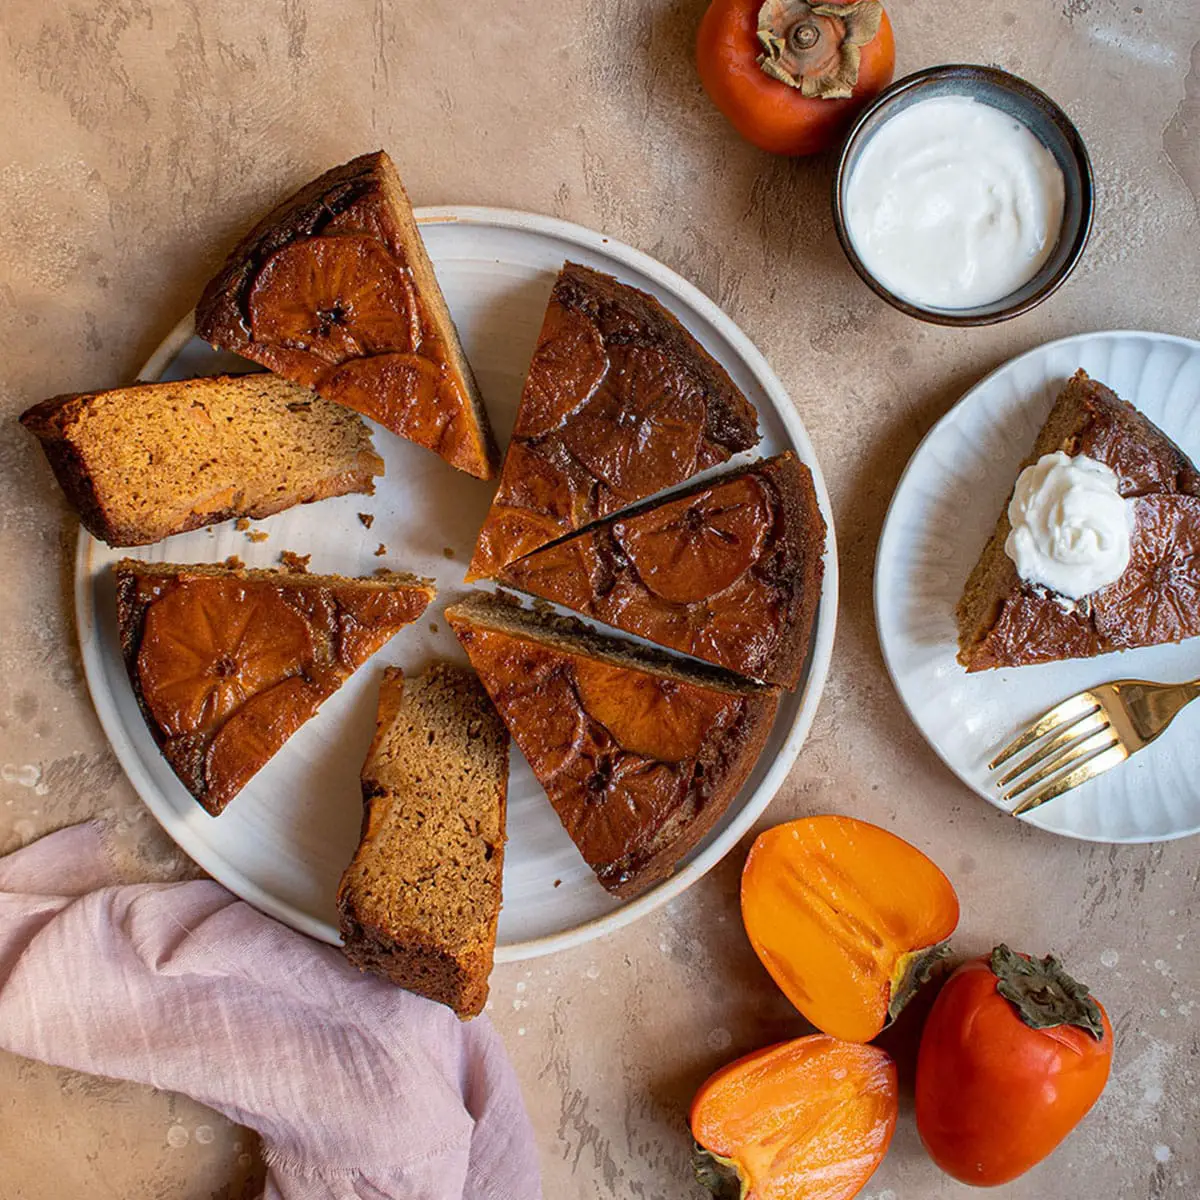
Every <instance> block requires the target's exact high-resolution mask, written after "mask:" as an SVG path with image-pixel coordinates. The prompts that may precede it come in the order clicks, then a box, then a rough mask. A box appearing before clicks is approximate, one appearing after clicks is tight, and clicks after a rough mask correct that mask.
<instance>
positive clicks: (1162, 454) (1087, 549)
mask: <svg viewBox="0 0 1200 1200" xmlns="http://www.w3.org/2000/svg"><path fill="white" fill-rule="evenodd" d="M1052 456H1056V457H1052ZM1080 456H1082V457H1080ZM1072 472H1075V474H1074V475H1072V474H1071V473H1072ZM1072 480H1074V483H1073V484H1072V483H1071V481H1072ZM1055 481H1057V483H1056V486H1057V487H1058V489H1059V491H1058V492H1056V493H1051V492H1049V491H1047V488H1049V487H1051V486H1052V485H1055ZM1069 485H1070V486H1069ZM1072 487H1074V488H1077V489H1078V490H1077V491H1076V494H1075V495H1070V494H1068V493H1069V492H1070V491H1071V490H1072ZM1114 506H1115V507H1114ZM1122 511H1123V514H1124V515H1123V518H1122V519H1120V520H1111V519H1109V515H1111V514H1112V513H1114V512H1117V513H1120V512H1122ZM1014 519H1016V520H1017V522H1018V526H1019V527H1018V529H1017V530H1016V532H1015V533H1014V527H1013V521H1014ZM1122 523H1123V525H1124V528H1122ZM1006 547H1008V549H1006ZM1010 551H1011V554H1012V555H1016V556H1017V557H1018V558H1021V559H1022V560H1023V561H1025V562H1026V564H1027V565H1026V575H1025V576H1023V575H1022V574H1021V572H1020V571H1019V569H1018V563H1017V561H1016V560H1015V559H1014V558H1013V557H1011V556H1010ZM1035 557H1038V558H1039V559H1040V560H1041V561H1040V566H1037V567H1036V568H1031V567H1030V566H1029V565H1028V564H1029V563H1031V562H1033V561H1034V559H1035ZM1105 563H1115V566H1113V567H1112V569H1111V570H1110V571H1109V572H1108V574H1107V575H1106V574H1104V566H1105ZM1098 572H1099V573H1098ZM1109 576H1111V578H1110V577H1109ZM1075 579H1078V580H1080V581H1082V583H1081V587H1078V588H1070V589H1069V590H1064V588H1067V587H1068V586H1069V583H1070V581H1071V580H1075ZM1089 580H1090V581H1091V582H1092V583H1098V584H1099V586H1095V587H1090V590H1084V589H1088V588H1089ZM1060 581H1066V582H1065V583H1064V582H1060ZM1056 585H1057V586H1056ZM1074 592H1080V593H1081V594H1073V593H1074ZM957 618H958V644H959V650H958V661H959V662H960V663H962V665H963V666H964V667H966V668H967V670H968V671H982V670H986V669H988V668H994V667H1018V666H1024V665H1027V664H1031V663H1041V662H1054V661H1057V660H1059V659H1066V658H1087V657H1090V656H1092V655H1096V654H1105V653H1108V652H1109V651H1113V650H1128V649H1131V648H1133V647H1136V646H1150V645H1154V644H1157V643H1160V642H1175V641H1180V640H1181V639H1183V638H1188V637H1194V636H1196V635H1197V634H1200V474H1198V473H1197V471H1196V467H1195V465H1194V464H1193V463H1192V461H1191V460H1190V459H1189V458H1188V457H1187V455H1186V454H1184V452H1183V451H1182V450H1181V449H1180V448H1179V447H1178V446H1176V445H1175V443H1174V442H1172V441H1171V440H1170V439H1169V438H1168V437H1167V436H1166V434H1164V433H1163V432H1162V430H1160V429H1159V428H1158V427H1157V426H1156V425H1154V424H1153V422H1151V421H1150V420H1149V419H1148V418H1147V417H1146V416H1144V415H1143V414H1142V413H1140V412H1139V411H1138V410H1137V409H1135V408H1134V407H1133V405H1131V404H1128V403H1126V402H1125V401H1124V400H1121V399H1120V398H1119V397H1117V396H1116V395H1114V393H1113V392H1111V391H1110V390H1109V389H1108V388H1106V387H1105V386H1104V385H1103V384H1101V383H1098V382H1096V381H1095V380H1093V379H1089V378H1088V376H1087V375H1086V374H1084V372H1083V371H1079V372H1077V373H1076V375H1075V376H1074V378H1072V379H1071V380H1070V382H1069V383H1068V384H1067V386H1066V387H1065V388H1064V390H1063V391H1062V393H1061V394H1060V396H1059V397H1058V400H1057V401H1056V402H1055V404H1054V407H1053V409H1052V410H1051V412H1050V416H1049V417H1048V418H1047V420H1046V423H1045V425H1044V426H1043V427H1042V430H1041V432H1040V433H1039V435H1038V438H1037V441H1036V443H1035V444H1034V447H1033V451H1032V453H1031V454H1030V456H1029V457H1028V458H1027V459H1026V460H1025V462H1024V463H1022V464H1021V478H1020V480H1019V481H1018V488H1017V491H1016V493H1015V494H1014V500H1013V501H1012V503H1010V505H1009V508H1008V510H1006V511H1005V512H1002V513H1001V514H1000V519H999V521H998V522H997V525H996V530H995V532H994V533H993V534H992V536H991V539H990V540H989V541H988V543H987V545H986V546H985V547H984V550H983V553H982V555H981V556H980V558H979V561H978V563H976V565H975V568H974V570H973V571H972V572H971V575H970V578H969V579H968V580H967V584H966V588H965V589H964V591H963V596H962V599H961V600H960V601H959V605H958V611H957Z"/></svg>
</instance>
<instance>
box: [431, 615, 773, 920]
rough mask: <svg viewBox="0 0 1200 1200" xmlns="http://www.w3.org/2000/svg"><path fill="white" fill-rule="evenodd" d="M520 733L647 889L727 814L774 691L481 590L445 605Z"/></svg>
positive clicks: (548, 780) (567, 814) (521, 742)
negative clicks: (594, 631) (529, 608)
mask: <svg viewBox="0 0 1200 1200" xmlns="http://www.w3.org/2000/svg"><path fill="white" fill-rule="evenodd" d="M446 618H447V620H448V621H449V622H450V624H451V626H452V628H453V629H454V632H455V633H456V634H457V635H458V638H459V641H460V642H461V643H462V644H463V647H464V648H465V649H466V652H467V655H468V657H469V658H470V660H471V665H472V666H473V667H474V668H475V670H476V672H477V673H478V675H479V678H480V680H481V681H482V682H483V685H484V687H485V688H486V689H487V691H488V695H489V696H491V698H492V702H493V703H494V704H495V706H496V710H497V711H498V712H499V714H500V716H501V718H502V719H503V721H504V723H505V724H506V725H507V726H508V729H509V732H510V733H511V734H512V737H513V740H514V741H515V742H516V743H517V745H518V746H519V747H520V748H521V751H522V753H523V754H524V755H525V757H526V759H527V760H528V762H529V765H530V767H531V769H532V770H533V773H534V775H535V776H536V778H537V780H538V782H539V783H540V784H541V785H542V787H543V788H544V789H545V791H546V794H547V796H548V797H549V799H550V803H551V804H552V805H553V806H554V809H555V811H556V812H557V813H558V816H559V819H560V820H561V821H562V823H563V826H564V828H565V829H566V831H567V833H568V834H570V836H571V838H572V840H573V841H574V842H575V845H576V846H577V847H578V848H579V851H580V853H581V854H582V855H583V857H584V859H585V860H586V861H587V863H588V865H589V866H590V867H591V868H592V870H593V871H594V872H595V873H596V876H597V878H598V879H599V880H600V882H601V884H603V885H604V887H605V888H607V889H608V890H609V891H610V892H612V893H613V894H614V895H616V896H621V897H630V896H635V895H638V894H639V893H641V892H643V891H645V890H646V889H647V888H649V887H650V886H651V885H652V884H654V883H655V882H657V881H658V880H659V879H662V878H663V877H664V876H666V875H668V874H669V873H670V872H672V871H673V870H674V869H675V867H676V865H677V864H678V863H679V861H680V860H681V859H682V858H683V857H684V856H685V855H686V854H687V853H688V852H689V851H690V850H691V849H692V848H693V847H694V846H695V845H696V844H697V843H698V842H699V841H700V840H701V839H702V838H703V837H704V836H705V835H706V834H707V833H708V832H709V830H710V829H712V827H713V826H714V825H715V824H716V823H717V821H718V820H720V818H721V816H722V815H723V814H724V812H725V811H726V809H727V808H728V806H729V804H730V802H731V801H732V800H733V798H734V797H735V796H736V795H737V793H738V792H739V790H740V789H741V787H742V784H743V783H744V782H745V780H746V778H747V776H748V775H749V774H750V771H751V770H752V768H753V766H754V763H755V761H756V760H757V758H758V756H759V753H760V752H761V750H762V748H763V746H764V744H765V742H766V739H767V736H768V734H769V732H770V729H771V725H772V723H773V721H774V718H775V712H776V709H777V708H778V705H779V690H778V689H777V688H773V687H763V686H760V685H758V684H754V683H751V682H749V681H745V680H740V679H738V678H737V677H735V676H733V675H730V674H728V673H727V672H723V671H718V670H715V669H712V668H708V667H705V666H704V665H703V664H700V663H694V664H693V663H689V662H686V661H684V660H674V659H670V658H668V657H667V656H665V655H662V654H659V653H656V652H654V651H650V650H646V649H643V648H641V647H638V646H635V645H632V644H629V643H624V642H619V641H616V640H613V639H608V638H603V637H600V636H598V635H595V634H592V633H589V632H588V631H586V630H585V629H583V628H582V626H580V625H579V624H578V623H577V622H574V621H569V620H565V619H562V618H557V619H556V618H550V617H547V616H545V615H542V614H539V613H534V612H529V611H527V610H525V609H522V608H520V607H519V606H517V605H515V604H513V603H511V602H509V601H507V600H505V599H503V598H499V597H495V596H488V595H483V594H477V595H475V596H472V597H470V598H468V599H467V600H465V601H463V602H462V603H460V604H456V605H454V606H452V607H451V608H448V609H447V610H446Z"/></svg>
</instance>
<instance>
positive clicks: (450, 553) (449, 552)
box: [442, 546, 454, 558]
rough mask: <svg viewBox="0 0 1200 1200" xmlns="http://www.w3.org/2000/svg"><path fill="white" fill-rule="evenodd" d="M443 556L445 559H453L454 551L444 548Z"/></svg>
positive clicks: (447, 547)
mask: <svg viewBox="0 0 1200 1200" xmlns="http://www.w3.org/2000/svg"><path fill="white" fill-rule="evenodd" d="M442 556H443V557H444V558H453V557H454V551H453V550H452V549H451V548H450V547H449V546H443V547H442Z"/></svg>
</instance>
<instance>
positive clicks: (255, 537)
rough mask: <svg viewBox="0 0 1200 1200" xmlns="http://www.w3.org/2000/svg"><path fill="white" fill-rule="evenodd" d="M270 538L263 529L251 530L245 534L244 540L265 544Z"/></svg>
mask: <svg viewBox="0 0 1200 1200" xmlns="http://www.w3.org/2000/svg"><path fill="white" fill-rule="evenodd" d="M270 536H271V535H270V534H269V533H267V531H266V530H265V529H251V530H249V531H247V533H246V540H247V541H250V542H265V541H266V540H267V538H269V537H270Z"/></svg>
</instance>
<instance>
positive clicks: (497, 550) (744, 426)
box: [467, 262, 758, 581]
mask: <svg viewBox="0 0 1200 1200" xmlns="http://www.w3.org/2000/svg"><path fill="white" fill-rule="evenodd" d="M757 441H758V427H757V416H756V414H755V411H754V408H753V406H752V405H751V404H750V402H749V401H748V400H747V399H746V397H745V396H743V395H742V393H741V392H740V391H738V389H737V387H736V386H735V385H734V383H733V381H732V380H731V379H730V378H729V376H728V374H726V372H725V370H724V368H723V367H721V366H720V364H719V363H717V362H716V361H715V360H714V359H713V358H711V357H710V356H709V354H708V353H707V352H706V351H705V350H704V348H703V347H702V346H701V345H700V344H699V342H697V341H696V339H695V338H694V337H692V335H691V334H690V333H688V331H687V330H686V329H684V327H683V326H682V325H681V324H680V323H679V321H678V320H677V319H676V318H675V317H674V316H672V314H671V313H669V312H668V311H667V310H666V309H665V308H663V306H662V305H661V304H659V302H658V301H657V300H655V299H654V297H653V296H649V295H647V294H646V293H645V292H641V291H638V290H637V289H636V288H632V287H629V286H628V285H627V284H623V283H620V282H618V281H617V280H616V279H614V278H613V277H612V276H611V275H604V274H602V273H601V272H599V271H593V270H590V269H589V268H587V267H582V266H579V265H578V264H577V263H570V262H569V263H567V264H566V265H565V266H564V267H563V269H562V271H561V273H560V274H559V277H558V280H557V282H556V283H555V285H554V290H553V292H552V293H551V295H550V303H549V306H548V307H547V309H546V316H545V320H544V321H543V324H542V330H541V333H540V335H539V337H538V342H537V348H536V349H535V350H534V353H533V361H532V362H531V364H530V367H529V374H528V376H527V377H526V380H525V387H524V390H523V392H522V393H521V402H520V406H519V407H518V409H517V420H516V425H515V427H514V429H513V435H512V441H511V442H510V443H509V446H508V452H507V454H506V455H505V458H504V466H503V467H502V469H501V472H500V485H499V487H498V489H497V491H496V495H495V498H494V499H493V501H492V507H491V509H490V510H489V512H488V514H487V517H486V518H485V520H484V523H483V528H482V529H481V530H480V533H479V540H478V542H477V543H476V546H475V553H474V556H473V557H472V559H471V566H470V570H469V572H468V574H467V579H468V581H469V580H472V579H484V578H491V577H493V576H495V574H496V573H497V572H498V571H499V570H500V569H501V568H502V567H504V566H505V565H506V564H507V563H510V562H512V561H513V560H514V559H516V558H520V557H522V556H523V555H525V554H529V553H530V552H532V551H533V550H536V549H537V548H538V547H539V546H544V545H545V544H546V543H547V542H550V541H553V540H554V539H555V538H559V537H562V536H563V535H564V534H567V533H571V532H573V531H574V530H576V529H580V528H582V527H583V526H584V525H586V524H588V523H589V522H590V521H593V520H595V519H597V518H599V517H605V516H608V515H609V514H611V513H615V512H617V511H618V510H620V509H623V508H627V507H628V506H629V505H631V504H633V503H635V502H636V501H638V500H644V499H645V498H646V497H648V496H652V495H654V493H656V492H660V491H663V490H664V489H666V488H669V487H674V486H675V485H676V484H679V483H683V482H684V481H685V480H687V479H690V478H691V477H692V476H693V475H695V474H697V473H698V472H699V471H702V470H704V469H706V468H708V467H712V466H715V465H716V464H718V463H721V462H724V461H725V460H726V459H728V458H730V457H731V456H732V455H734V454H736V453H738V452H739V451H742V450H748V449H750V447H751V446H753V445H754V444H755V442H757Z"/></svg>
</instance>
